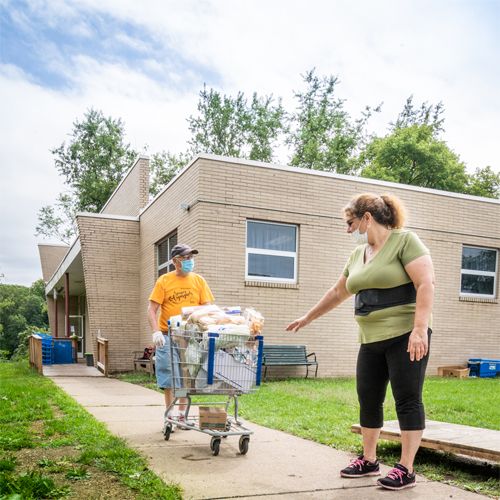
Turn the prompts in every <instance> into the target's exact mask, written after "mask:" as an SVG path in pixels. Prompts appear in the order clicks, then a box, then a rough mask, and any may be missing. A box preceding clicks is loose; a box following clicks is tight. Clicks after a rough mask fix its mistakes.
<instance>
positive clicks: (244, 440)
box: [240, 436, 250, 455]
mask: <svg viewBox="0 0 500 500" xmlns="http://www.w3.org/2000/svg"><path fill="white" fill-rule="evenodd" d="M248 443H250V436H241V437H240V453H241V454H242V455H246V454H247V451H248Z"/></svg>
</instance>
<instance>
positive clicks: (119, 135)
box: [36, 109, 136, 242]
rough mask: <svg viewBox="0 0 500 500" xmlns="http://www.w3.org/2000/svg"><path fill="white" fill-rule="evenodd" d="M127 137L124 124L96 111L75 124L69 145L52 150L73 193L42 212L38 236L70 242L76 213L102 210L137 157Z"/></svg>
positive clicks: (37, 230) (44, 208)
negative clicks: (125, 136) (127, 142)
mask: <svg viewBox="0 0 500 500" xmlns="http://www.w3.org/2000/svg"><path fill="white" fill-rule="evenodd" d="M124 135H125V131H124V126H123V124H122V122H121V120H119V119H118V120H116V119H114V118H111V117H105V116H104V115H103V113H102V112H101V111H97V110H94V109H90V110H89V111H87V112H86V113H85V115H84V119H83V120H82V121H78V120H77V121H75V122H74V124H73V131H72V133H71V139H70V141H69V143H68V144H66V143H64V142H63V143H62V144H61V146H59V147H58V148H56V149H54V150H52V154H53V155H54V156H55V165H56V168H57V170H58V171H59V173H60V174H61V175H62V176H64V178H65V183H66V185H67V186H68V188H69V191H68V192H67V193H64V194H61V195H59V197H58V200H57V202H56V204H55V206H52V207H51V206H46V207H43V208H42V209H41V210H40V211H39V213H38V222H39V223H38V225H37V227H36V235H42V236H47V237H56V238H58V239H61V240H62V241H65V242H67V240H68V239H70V238H71V237H72V236H73V235H74V234H75V231H74V226H73V224H74V223H73V221H74V214H75V213H76V212H80V211H81V212H99V210H101V208H102V207H103V206H104V204H105V203H106V201H107V200H108V198H109V197H110V196H111V194H112V193H113V191H114V189H115V188H116V186H117V185H118V183H119V182H120V180H121V178H122V177H123V175H124V173H125V171H126V170H127V169H128V168H129V167H130V165H131V163H132V161H133V159H134V158H135V156H136V152H135V151H134V150H132V149H131V148H130V145H129V144H126V143H125V142H124Z"/></svg>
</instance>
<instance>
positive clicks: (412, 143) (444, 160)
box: [360, 96, 467, 192]
mask: <svg viewBox="0 0 500 500" xmlns="http://www.w3.org/2000/svg"><path fill="white" fill-rule="evenodd" d="M443 113H444V109H443V105H442V104H441V103H439V104H437V105H432V104H431V105H429V104H427V103H423V104H421V105H420V106H419V107H415V105H414V104H413V97H412V96H410V97H409V98H408V99H407V101H406V103H405V105H404V107H403V110H402V111H401V113H400V114H399V115H398V117H397V119H396V121H395V122H394V123H391V132H390V133H389V134H388V135H386V136H385V137H375V138H373V139H372V141H371V142H370V143H369V144H368V145H367V146H366V148H365V149H364V151H363V152H362V153H361V155H360V163H361V164H363V165H364V167H363V169H362V171H361V175H362V176H363V177H370V178H373V179H380V180H386V181H392V182H398V183H402V184H411V185H414V186H422V187H428V188H434V189H442V190H445V191H455V192H464V190H465V186H466V184H467V173H466V171H465V165H464V164H463V163H462V162H461V161H460V159H459V157H458V156H457V155H456V154H455V153H454V152H453V151H452V150H451V149H450V148H449V147H448V146H447V145H446V143H445V142H444V141H442V140H441V139H440V134H441V133H442V132H443V123H444V119H443V116H442V115H443Z"/></svg>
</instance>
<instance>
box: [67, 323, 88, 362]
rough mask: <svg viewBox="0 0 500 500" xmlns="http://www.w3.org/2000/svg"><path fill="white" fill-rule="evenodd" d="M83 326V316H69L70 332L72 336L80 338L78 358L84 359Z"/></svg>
mask: <svg viewBox="0 0 500 500" xmlns="http://www.w3.org/2000/svg"><path fill="white" fill-rule="evenodd" d="M84 326H85V325H84V324H83V316H82V315H70V316H69V331H70V335H76V336H77V337H78V348H77V351H76V353H77V356H78V357H79V358H83V351H84V349H85V329H84Z"/></svg>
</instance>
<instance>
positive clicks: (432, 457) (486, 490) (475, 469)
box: [120, 373, 500, 497]
mask: <svg viewBox="0 0 500 500" xmlns="http://www.w3.org/2000/svg"><path fill="white" fill-rule="evenodd" d="M120 379H121V380H126V381H129V382H133V383H139V384H141V385H145V386H147V387H150V388H152V389H155V388H156V386H155V384H154V381H150V379H149V377H148V375H143V374H138V373H133V374H132V373H131V374H126V375H121V376H120ZM424 401H425V405H426V414H427V418H428V419H430V420H439V421H443V422H451V423H456V424H464V425H471V426H474V427H484V428H487V429H496V430H500V412H499V408H500V378H498V377H497V378H495V379H479V378H467V379H453V378H443V377H428V378H427V379H426V382H425V386H424ZM240 414H241V416H242V417H244V418H247V419H249V420H251V421H253V422H255V423H258V424H261V425H264V426H266V427H271V428H273V429H279V430H282V431H285V432H288V433H290V434H294V435H296V436H300V437H303V438H306V439H311V440H313V441H317V442H318V443H323V444H326V445H329V446H332V447H334V448H337V449H339V450H346V451H350V452H353V453H358V452H360V450H361V437H360V436H359V435H357V434H353V433H352V432H350V427H351V424H354V423H357V422H358V421H359V409H358V402H357V396H356V389H355V381H354V379H353V378H336V379H309V380H304V379H288V380H281V381H273V382H267V383H264V384H263V385H262V386H261V387H260V389H259V390H258V391H256V392H255V393H253V394H248V395H244V396H242V398H241V406H240ZM385 418H386V420H393V419H396V413H395V410H394V399H393V397H392V394H391V391H390V390H389V391H388V393H387V400H386V404H385ZM399 452H400V445H399V444H398V443H394V442H389V441H381V442H380V445H379V449H378V454H379V458H380V460H381V461H382V462H384V463H385V464H387V465H392V464H393V463H395V462H396V461H397V460H399ZM415 467H416V469H417V472H418V473H419V474H422V475H424V476H426V477H428V478H429V479H432V480H435V481H441V482H443V483H449V484H453V485H455V486H458V487H460V488H463V489H466V490H470V491H475V492H477V493H482V494H485V495H489V496H492V497H500V484H499V475H500V470H499V467H498V466H496V467H494V466H491V465H484V464H482V463H481V462H472V463H471V462H467V461H464V460H460V459H457V458H456V457H454V456H453V455H450V454H444V453H441V452H435V451H431V450H426V449H423V448H422V449H420V450H419V452H418V454H417V459H416V464H415Z"/></svg>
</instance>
